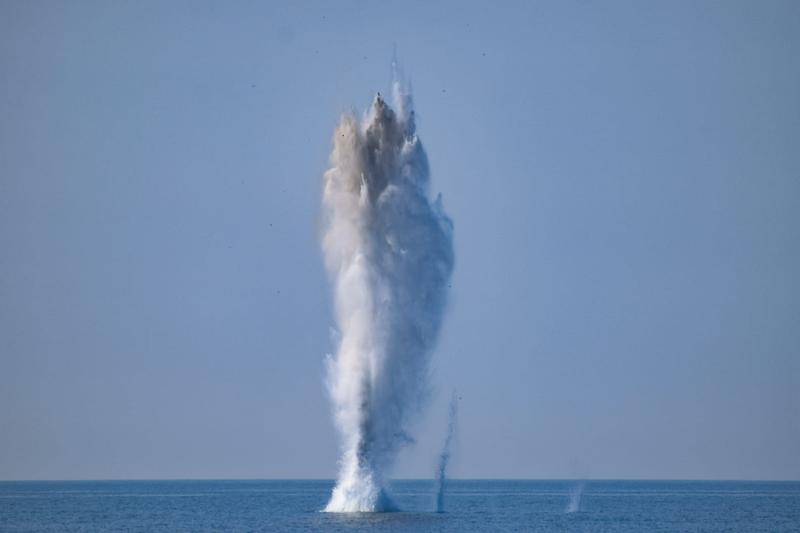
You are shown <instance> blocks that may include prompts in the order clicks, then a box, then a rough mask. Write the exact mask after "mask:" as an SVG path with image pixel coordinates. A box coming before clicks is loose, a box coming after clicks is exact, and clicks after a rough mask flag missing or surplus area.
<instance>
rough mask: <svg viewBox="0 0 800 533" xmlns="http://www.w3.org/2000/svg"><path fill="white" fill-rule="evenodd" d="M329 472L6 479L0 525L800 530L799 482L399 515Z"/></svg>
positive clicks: (537, 496) (599, 493) (428, 499)
mask: <svg viewBox="0 0 800 533" xmlns="http://www.w3.org/2000/svg"><path fill="white" fill-rule="evenodd" d="M332 487H333V482H332V481H58V482H39V481H36V482H34V481H12V482H0V531H346V532H356V531H392V532H407V531H458V532H472V531H548V532H551V531H592V532H633V531H635V532H648V531H687V532H700V531H703V532H706V531H720V532H721V531H725V532H743V533H744V532H747V533H755V532H760V531H764V532H770V533H776V532H783V531H787V532H788V531H791V532H798V531H800V482H716V481H589V482H585V483H582V482H577V481H576V482H572V481H501V480H498V481H483V480H482V481H466V480H453V481H449V482H448V485H447V489H448V490H447V493H446V497H445V506H446V507H445V512H443V513H435V512H433V508H434V502H435V496H434V483H433V482H432V481H397V482H395V483H394V484H393V486H392V489H393V492H392V496H393V498H394V500H395V503H396V504H397V505H398V506H399V507H400V508H401V509H403V511H401V512H395V513H386V514H357V515H340V514H331V513H322V512H320V509H322V508H323V507H324V505H325V503H326V502H327V499H328V496H329V495H330V492H331V488H332Z"/></svg>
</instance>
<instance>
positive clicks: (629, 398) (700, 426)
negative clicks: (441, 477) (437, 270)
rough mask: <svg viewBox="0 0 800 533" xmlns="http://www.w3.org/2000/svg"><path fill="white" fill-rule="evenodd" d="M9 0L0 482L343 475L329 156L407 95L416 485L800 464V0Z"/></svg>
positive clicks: (0, 127)
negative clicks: (426, 397)
mask: <svg viewBox="0 0 800 533" xmlns="http://www.w3.org/2000/svg"><path fill="white" fill-rule="evenodd" d="M500 4H501V5H499V6H491V5H490V3H488V2H487V3H476V2H441V3H436V5H430V3H428V2H418V3H416V2H415V3H407V4H391V5H390V4H383V5H381V4H378V3H368V2H337V3H324V2H320V3H302V4H301V3H288V2H287V3H283V4H282V3H277V2H276V3H268V2H228V3H223V2H192V3H181V2H170V3H164V2H111V3H109V2H73V3H66V2H22V1H5V2H2V3H0V69H1V70H2V73H3V75H2V79H1V80H0V435H2V438H0V479H60V478H67V479H70V478H82V479H86V478H91V479H97V478H216V477H224V478H238V477H248V478H253V477H254V478H272V477H277V478H294V477H325V478H328V477H333V476H334V475H335V472H336V461H337V456H338V453H337V446H338V443H337V437H336V434H335V430H334V427H333V424H332V422H331V417H330V406H329V403H328V401H327V398H326V395H325V389H324V384H323V371H324V369H323V357H324V354H325V353H327V352H330V351H331V350H332V346H331V340H330V327H331V325H332V323H333V320H332V311H331V298H330V292H329V288H328V283H327V280H326V276H325V274H324V272H323V268H322V261H321V257H320V252H319V244H318V232H319V227H318V222H319V197H320V182H321V174H322V172H323V171H324V170H325V168H326V164H327V157H328V151H329V149H330V138H331V134H332V132H333V128H334V126H335V125H336V123H337V121H338V118H339V116H340V114H341V113H342V112H346V111H348V110H351V109H357V110H362V109H364V108H366V107H367V106H368V105H369V103H370V101H371V98H372V96H373V95H374V93H375V92H376V91H386V90H388V88H389V82H390V60H391V54H392V49H393V46H395V45H396V47H397V50H398V55H399V57H400V60H401V62H402V64H403V66H404V70H405V72H406V75H407V76H408V78H410V80H411V82H412V83H413V87H414V94H415V99H416V103H417V111H418V124H419V134H420V136H421V138H422V140H423V142H424V144H425V146H426V148H427V150H428V154H429V157H430V162H431V167H432V171H433V189H434V190H435V191H437V192H441V193H442V195H443V199H444V204H445V208H446V209H447V210H448V212H449V213H450V214H451V216H452V218H453V221H454V224H455V240H456V262H457V264H456V272H455V276H454V279H453V292H452V301H451V306H450V310H449V313H448V317H447V319H446V321H445V327H444V332H443V336H442V339H441V342H440V344H439V348H438V350H437V353H436V354H435V360H434V369H433V378H434V382H435V384H436V387H437V391H438V393H437V395H436V396H435V398H434V399H433V402H432V404H431V406H430V409H429V411H428V416H427V417H426V418H425V419H424V420H421V421H420V425H419V430H418V443H417V445H416V446H414V447H413V448H411V449H409V450H407V452H405V453H404V454H403V456H402V457H401V460H400V463H399V465H398V468H397V475H398V476H402V477H428V476H430V475H431V474H432V472H433V469H434V465H435V456H436V453H437V451H438V447H439V446H440V444H441V440H442V439H443V438H444V431H445V425H446V410H447V401H448V399H449V396H450V392H451V390H452V389H454V388H455V389H457V391H458V393H459V395H460V396H461V398H462V399H461V403H460V407H459V417H460V418H459V421H458V423H459V426H458V436H457V442H456V447H455V450H454V458H453V460H454V463H453V470H452V473H453V474H454V475H455V476H458V477H535V478H539V477H545V478H552V477H567V478H573V477H594V478H715V479H724V478H738V479H742V478H750V479H772V478H775V479H798V478H800V397H798V392H797V391H798V390H800V330H798V327H797V324H798V321H799V320H800V285H798V282H797V272H798V271H800V220H799V219H798V213H800V179H799V178H800V149H798V144H797V143H798V138H800V100H799V99H798V94H800V67H798V64H797V56H798V52H800V5H799V4H797V3H796V2H778V1H768V2H733V1H729V2H683V1H678V2H667V1H664V2H648V3H642V2H608V3H600V2H591V1H583V2H519V3H513V2H502V3H500Z"/></svg>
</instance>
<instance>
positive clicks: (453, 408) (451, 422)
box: [436, 392, 458, 513]
mask: <svg viewBox="0 0 800 533" xmlns="http://www.w3.org/2000/svg"><path fill="white" fill-rule="evenodd" d="M457 414H458V397H457V396H456V393H455V392H453V396H452V397H451V398H450V409H449V411H448V413H447V435H446V436H445V438H444V446H442V453H441V455H439V465H438V468H437V469H436V512H437V513H443V512H444V490H445V482H446V481H447V464H448V463H449V462H450V447H451V445H452V442H453V435H454V434H455V432H456V415H457Z"/></svg>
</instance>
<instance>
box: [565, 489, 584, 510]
mask: <svg viewBox="0 0 800 533" xmlns="http://www.w3.org/2000/svg"><path fill="white" fill-rule="evenodd" d="M585 485H586V484H585V483H584V482H583V481H580V482H578V483H577V484H575V485H574V486H573V487H572V488H571V489H570V491H569V503H568V504H567V509H566V512H567V513H577V512H578V511H580V510H581V497H582V496H583V489H584V487H585Z"/></svg>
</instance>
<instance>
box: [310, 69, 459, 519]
mask: <svg viewBox="0 0 800 533" xmlns="http://www.w3.org/2000/svg"><path fill="white" fill-rule="evenodd" d="M392 93H393V95H392V96H393V102H392V103H393V106H394V110H393V109H392V108H391V107H390V106H389V105H388V104H387V103H386V101H385V100H384V99H383V98H382V97H381V95H380V94H378V95H377V96H376V97H375V99H374V100H373V102H372V106H371V108H370V109H369V111H368V112H367V113H366V115H365V117H364V118H363V119H362V120H360V121H359V120H358V119H357V118H356V117H355V116H354V115H353V114H347V115H345V116H343V117H342V119H341V122H340V124H339V126H338V127H337V129H336V131H335V133H334V136H333V152H332V154H331V162H330V168H329V169H328V171H327V172H325V175H324V179H323V183H324V187H323V197H322V205H323V232H322V250H323V255H324V258H325V265H326V268H327V270H328V273H329V274H330V276H331V279H332V284H333V292H334V302H335V315H336V323H337V328H338V333H339V339H338V347H337V350H336V354H335V356H333V357H329V358H328V388H329V392H330V396H331V399H332V403H333V407H334V416H335V421H336V425H337V427H338V429H339V431H340V433H341V436H342V455H341V459H340V471H339V476H338V479H337V483H336V487H335V488H334V490H333V494H332V495H331V499H330V502H329V503H328V505H327V507H326V509H325V510H326V511H332V512H359V511H360V512H370V511H390V510H393V509H394V508H395V506H394V504H393V503H392V501H391V499H390V497H389V494H388V491H387V476H388V474H389V473H390V471H391V467H392V465H393V463H394V460H395V458H396V456H397V453H398V451H399V450H400V449H401V448H402V447H403V446H406V445H408V444H409V443H411V442H413V438H412V437H411V433H410V431H411V428H412V423H413V421H414V420H415V419H416V418H417V415H418V414H419V412H420V410H421V409H422V408H423V406H424V405H425V403H426V400H427V398H428V396H429V379H428V378H429V376H428V374H429V360H430V358H431V353H432V350H433V348H434V345H435V342H436V339H437V337H438V333H439V330H440V326H441V323H442V316H443V314H444V310H445V304H446V296H447V288H448V283H449V279H450V275H451V273H452V270H453V244H452V231H453V226H452V223H451V221H450V219H449V218H448V217H447V215H446V214H445V213H444V210H443V208H442V201H441V196H439V197H437V198H436V200H434V201H431V199H430V196H429V191H428V189H429V170H428V160H427V156H426V155H425V151H424V149H423V147H422V144H421V143H420V141H419V138H418V137H417V134H416V126H415V120H414V110H413V104H412V99H411V95H410V93H409V91H407V90H405V89H404V88H403V86H402V85H401V84H400V83H399V82H397V81H396V82H395V83H394V84H393V91H392Z"/></svg>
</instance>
